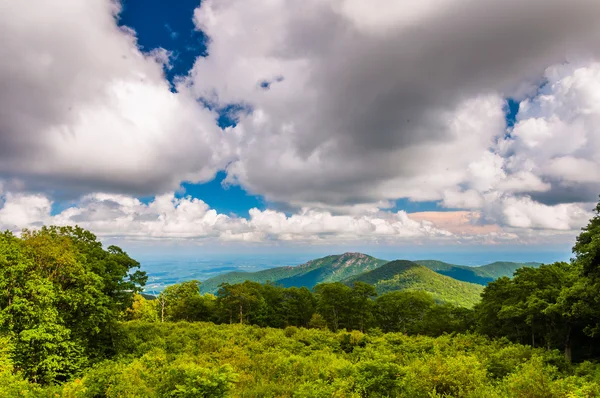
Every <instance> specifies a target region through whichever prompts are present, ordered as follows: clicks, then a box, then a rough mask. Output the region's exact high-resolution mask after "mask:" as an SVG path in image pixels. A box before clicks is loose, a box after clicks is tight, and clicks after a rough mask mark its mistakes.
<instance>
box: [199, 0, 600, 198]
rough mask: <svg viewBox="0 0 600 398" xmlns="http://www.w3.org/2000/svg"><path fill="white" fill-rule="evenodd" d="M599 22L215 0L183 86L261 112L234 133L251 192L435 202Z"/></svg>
mask: <svg viewBox="0 0 600 398" xmlns="http://www.w3.org/2000/svg"><path fill="white" fill-rule="evenodd" d="M464 10H469V12H464ZM599 12H600V3H598V2H597V1H595V0H593V1H592V0H576V1H574V2H569V3H568V5H567V3H565V2H564V1H562V0H531V1H527V2H523V1H517V0H511V1H487V2H481V1H474V0H445V1H444V2H439V1H438V2H432V1H424V2H418V3H415V2H408V1H391V0H390V1H381V2H379V3H378V5H377V6H376V7H374V6H373V4H372V3H371V2H368V1H361V0H332V1H321V0H308V1H302V2H297V3H293V2H292V3H290V2H286V1H282V0H276V1H272V0H227V1H212V0H206V1H203V2H202V5H201V7H199V8H198V9H197V10H196V13H195V21H196V24H197V26H198V28H199V29H201V30H202V31H204V32H205V33H206V34H207V35H208V36H209V37H210V40H211V41H210V45H209V48H208V53H209V56H208V57H204V58H199V59H198V60H197V62H196V65H195V67H194V69H193V72H192V76H191V79H190V81H189V82H188V83H189V84H191V85H192V89H193V90H194V92H195V93H196V95H198V96H199V97H202V98H204V99H206V100H209V101H212V102H214V103H218V104H228V103H243V104H247V105H249V106H250V107H252V108H253V109H254V112H253V113H252V114H250V115H248V116H243V115H242V116H241V119H240V123H239V125H238V126H237V127H236V128H235V129H233V130H232V131H231V133H230V137H235V144H234V146H235V147H236V148H237V151H236V160H235V161H234V162H233V163H232V164H231V165H230V166H229V167H228V173H229V179H230V180H231V181H233V182H238V183H240V184H241V185H242V186H244V187H245V188H247V189H249V190H251V191H252V192H255V193H259V194H263V195H266V196H267V198H269V199H271V200H275V201H283V202H286V203H291V204H293V205H296V206H298V207H301V206H305V205H308V206H323V207H328V206H340V205H348V204H353V203H374V202H376V201H379V200H390V199H396V198H398V197H408V198H411V199H414V200H439V199H443V198H444V192H446V191H448V190H453V189H456V187H457V186H458V185H460V184H464V183H469V181H471V180H470V177H472V175H469V171H468V166H469V165H470V164H473V163H474V162H477V161H478V160H479V159H481V157H482V156H485V154H486V153H487V151H488V150H489V149H490V147H492V146H493V145H494V141H495V140H496V139H498V138H501V137H502V136H503V135H504V132H505V121H504V117H503V111H502V108H503V106H504V103H503V101H502V98H503V97H504V96H505V95H508V94H511V93H515V94H519V95H523V93H524V92H525V91H523V87H532V84H531V82H535V81H536V80H537V79H539V78H540V77H541V74H542V72H543V70H544V69H545V68H546V67H547V66H548V65H551V64H553V63H556V62H561V61H563V60H564V59H565V57H566V56H568V55H570V54H577V53H583V52H588V51H589V50H590V49H592V50H593V49H595V48H596V47H595V45H594V44H593V43H595V42H594V40H595V39H597V38H598V37H600V35H599V34H600V26H599V25H598V24H597V20H596V18H595V17H592V15H598V13H599ZM267 15H277V18H268V17H266V16H267ZM278 77H280V79H278ZM261 82H270V85H269V88H268V89H262V88H261V86H260V83H261ZM541 138H543V137H541ZM499 160H500V161H502V159H499ZM492 167H494V166H493V165H492ZM496 169H497V168H496ZM479 171H481V172H486V170H475V172H479ZM490 171H493V170H490ZM500 171H501V170H500ZM471 174H473V173H471ZM510 174H514V173H510ZM484 178H485V176H484V175H482V176H481V178H480V181H483V180H484ZM507 179H508V180H510V181H507V182H506V189H507V190H511V191H515V192H516V191H521V190H523V189H524V188H523V185H529V184H534V185H535V186H536V189H537V190H547V189H548V186H547V185H546V184H545V183H544V182H543V181H540V180H537V179H536V177H535V175H531V174H527V175H521V176H519V177H507ZM471 182H473V181H471ZM486 184H487V183H486ZM488 188H489V187H481V189H483V190H485V189H488Z"/></svg>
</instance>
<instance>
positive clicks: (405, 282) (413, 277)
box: [343, 260, 483, 307]
mask: <svg viewBox="0 0 600 398" xmlns="http://www.w3.org/2000/svg"><path fill="white" fill-rule="evenodd" d="M343 282H344V283H346V284H348V285H351V284H352V283H354V282H364V283H368V284H371V285H374V286H375V288H376V289H377V293H379V294H383V293H388V292H391V291H395V290H423V291H426V292H429V293H431V294H432V295H433V297H434V298H435V299H436V301H439V302H442V301H443V302H448V303H452V304H456V305H461V306H465V307H472V306H473V305H474V304H475V303H477V302H478V301H479V296H480V294H481V292H482V291H483V286H481V285H477V284H473V283H467V282H463V281H459V280H456V279H453V278H451V277H449V276H445V275H441V274H439V273H437V272H434V271H432V270H431V269H429V268H427V267H425V266H423V265H420V264H417V263H415V262H412V261H407V260H396V261H392V262H389V263H387V264H384V265H382V266H381V267H379V268H377V269H375V270H373V271H369V272H365V273H363V274H360V275H357V276H354V277H350V278H348V279H346V280H344V281H343Z"/></svg>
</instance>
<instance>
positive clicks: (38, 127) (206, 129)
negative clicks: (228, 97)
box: [0, 0, 227, 194]
mask: <svg viewBox="0 0 600 398" xmlns="http://www.w3.org/2000/svg"><path fill="white" fill-rule="evenodd" d="M9 3H10V5H9ZM0 10H1V12H0V35H1V36H2V37H4V38H5V40H2V42H1V44H0V177H1V176H4V177H5V179H8V180H10V179H19V180H20V181H22V182H23V184H25V186H26V187H27V188H29V189H32V190H38V191H49V190H54V191H62V192H64V191H65V190H66V191H71V192H74V193H76V194H81V193H89V192H93V191H118V192H130V193H136V194H154V193H157V192H158V193H159V192H164V191H165V190H172V189H175V188H177V187H178V185H179V183H180V182H181V181H182V180H191V181H205V180H208V179H210V178H212V176H213V175H214V173H215V171H216V170H218V169H219V168H222V167H223V166H224V165H225V164H226V159H227V153H226V151H222V150H216V149H217V148H221V147H222V145H221V131H220V129H219V128H218V127H217V125H216V122H215V118H216V115H215V114H213V113H212V112H210V111H208V110H207V109H205V108H204V107H203V106H201V105H199V104H198V103H197V102H196V100H195V98H193V97H191V96H190V95H188V94H186V93H185V92H183V91H182V92H179V93H174V92H172V91H171V89H170V87H169V83H168V82H167V81H166V80H165V79H164V76H163V67H168V63H169V53H168V52H167V51H166V50H163V49H156V50H154V51H152V52H150V53H148V54H144V53H142V52H140V50H139V49H138V47H137V45H136V38H135V32H133V31H131V30H130V29H127V28H120V27H118V26H117V23H116V18H117V16H118V13H119V11H120V7H119V3H118V2H115V1H112V0H89V1H80V0H65V1H62V2H61V3H60V5H57V4H54V3H52V2H48V1H44V0H25V1H19V2H16V3H15V2H6V1H3V2H2V4H0Z"/></svg>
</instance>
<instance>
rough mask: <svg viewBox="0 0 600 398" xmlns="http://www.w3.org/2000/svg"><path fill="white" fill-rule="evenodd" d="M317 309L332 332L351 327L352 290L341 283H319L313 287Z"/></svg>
mask: <svg viewBox="0 0 600 398" xmlns="http://www.w3.org/2000/svg"><path fill="white" fill-rule="evenodd" d="M314 291H315V293H316V295H317V300H318V304H317V309H318V311H319V314H321V316H322V317H323V318H325V320H326V321H327V326H328V327H329V328H330V329H331V330H333V331H334V332H335V331H337V330H339V329H346V328H348V329H349V328H350V327H351V322H350V318H351V317H350V313H351V311H352V308H351V303H352V289H351V288H350V287H348V286H346V285H344V284H343V283H340V282H335V283H321V284H319V285H317V286H315V288H314Z"/></svg>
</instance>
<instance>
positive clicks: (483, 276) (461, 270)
mask: <svg viewBox="0 0 600 398" xmlns="http://www.w3.org/2000/svg"><path fill="white" fill-rule="evenodd" d="M415 263H417V264H420V265H424V266H425V267H427V268H429V269H430V270H432V271H435V272H437V273H438V274H442V275H446V276H449V277H451V278H454V279H458V280H459V281H463V282H470V283H477V284H479V285H487V284H488V283H490V282H491V281H493V280H496V279H498V278H501V277H503V276H508V277H511V276H513V274H514V272H515V271H516V270H517V269H519V268H522V267H534V268H537V267H539V266H540V265H542V264H541V263H512V262H503V261H496V262H495V263H491V264H486V265H480V266H478V267H469V266H466V265H454V264H448V263H445V262H443V261H437V260H417V261H415Z"/></svg>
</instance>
